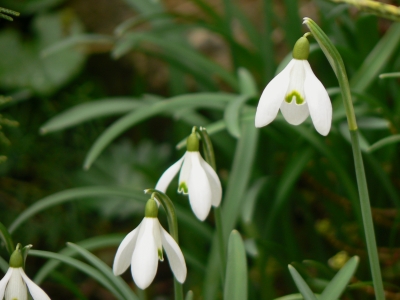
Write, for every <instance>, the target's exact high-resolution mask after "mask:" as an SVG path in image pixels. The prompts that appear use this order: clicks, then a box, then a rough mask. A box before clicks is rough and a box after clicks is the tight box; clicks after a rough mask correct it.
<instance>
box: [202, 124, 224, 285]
mask: <svg viewBox="0 0 400 300" xmlns="http://www.w3.org/2000/svg"><path fill="white" fill-rule="evenodd" d="M198 133H199V134H200V136H201V141H202V145H203V153H204V158H205V160H206V161H207V162H208V164H209V165H210V166H211V167H212V168H213V169H214V170H215V171H217V166H216V163H215V155H214V148H213V145H212V143H211V140H210V137H209V135H208V133H207V130H206V129H205V128H204V127H200V129H199V130H198ZM214 216H215V223H216V229H217V235H218V243H219V247H218V248H219V255H220V260H221V277H222V284H224V282H225V270H226V253H225V242H224V241H225V239H224V231H223V227H222V211H221V207H220V206H219V207H214Z"/></svg>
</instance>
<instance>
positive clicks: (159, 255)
mask: <svg viewBox="0 0 400 300" xmlns="http://www.w3.org/2000/svg"><path fill="white" fill-rule="evenodd" d="M158 259H159V260H160V261H164V256H163V252H162V249H158Z"/></svg>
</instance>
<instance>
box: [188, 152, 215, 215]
mask: <svg viewBox="0 0 400 300" xmlns="http://www.w3.org/2000/svg"><path fill="white" fill-rule="evenodd" d="M200 158H201V156H200V153H199V152H187V158H186V160H189V159H190V161H191V166H192V168H191V170H190V176H189V182H188V188H189V201H190V206H191V207H192V210H193V212H194V214H195V215H196V217H197V218H198V219H199V220H201V221H204V220H205V218H207V216H208V213H209V212H210V209H211V199H212V193H211V186H210V183H209V182H208V178H207V175H206V172H205V171H204V169H203V167H202V166H201V164H200Z"/></svg>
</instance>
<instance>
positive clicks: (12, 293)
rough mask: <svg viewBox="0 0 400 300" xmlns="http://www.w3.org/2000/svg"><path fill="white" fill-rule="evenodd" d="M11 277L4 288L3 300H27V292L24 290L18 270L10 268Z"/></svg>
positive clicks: (24, 286)
mask: <svg viewBox="0 0 400 300" xmlns="http://www.w3.org/2000/svg"><path fill="white" fill-rule="evenodd" d="M10 269H11V270H12V271H11V277H10V279H9V280H8V284H7V287H6V295H5V299H10V300H14V299H18V300H27V299H28V290H27V288H26V285H25V283H24V282H23V280H22V276H21V273H20V272H19V269H20V268H10Z"/></svg>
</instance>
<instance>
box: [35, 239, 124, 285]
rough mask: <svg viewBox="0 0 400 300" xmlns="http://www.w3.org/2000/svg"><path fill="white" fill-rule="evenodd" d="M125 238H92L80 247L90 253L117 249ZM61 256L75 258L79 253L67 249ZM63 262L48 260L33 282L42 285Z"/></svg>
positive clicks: (82, 242)
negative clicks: (112, 248) (111, 248)
mask: <svg viewBox="0 0 400 300" xmlns="http://www.w3.org/2000/svg"><path fill="white" fill-rule="evenodd" d="M124 237H125V235H124V234H111V235H106V236H98V237H94V238H90V239H87V240H83V241H80V242H79V243H78V245H79V246H80V247H82V248H84V249H86V250H88V251H93V250H98V249H102V248H106V247H115V246H118V245H119V244H120V243H121V241H122V240H123V238H124ZM59 254H61V255H64V256H69V257H71V256H74V255H77V254H78V253H77V251H76V250H75V249H73V248H70V247H67V248H64V249H62V250H61V251H60V252H59ZM60 264H61V261H59V260H54V259H51V260H48V261H47V262H46V263H45V264H43V265H42V267H41V268H40V269H39V270H38V271H37V272H36V275H35V277H34V278H33V280H34V281H35V282H36V283H37V284H40V283H41V282H43V280H44V279H45V278H46V277H47V276H48V275H49V274H50V273H52V272H53V271H54V270H55V269H56V268H57V267H58V266H59V265H60Z"/></svg>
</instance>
